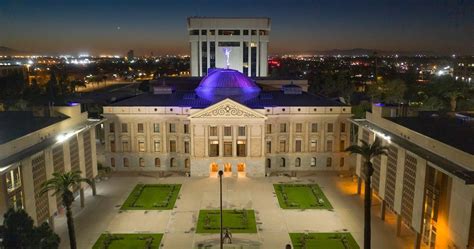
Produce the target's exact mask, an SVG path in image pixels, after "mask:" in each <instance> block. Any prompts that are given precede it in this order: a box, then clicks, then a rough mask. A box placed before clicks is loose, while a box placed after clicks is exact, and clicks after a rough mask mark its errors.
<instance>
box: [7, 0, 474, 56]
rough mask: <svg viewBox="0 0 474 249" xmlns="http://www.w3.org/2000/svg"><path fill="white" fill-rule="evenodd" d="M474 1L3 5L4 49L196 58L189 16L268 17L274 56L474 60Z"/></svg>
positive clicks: (16, 0) (172, 0)
mask: <svg viewBox="0 0 474 249" xmlns="http://www.w3.org/2000/svg"><path fill="white" fill-rule="evenodd" d="M473 13H474V0H398V1H385V0H373V1H365V0H347V1H338V0H327V1H299V0H273V1H267V0H241V1H239V0H234V1H228V0H220V1H203V0H187V1H180V0H169V1H161V0H153V1H151V0H150V1H140V0H139V1H136V0H133V1H132V0H129V1H121V0H95V1H86V0H84V1H75V0H63V1H60V0H57V1H42V0H35V1H32V0H28V1H27V0H0V46H7V47H10V48H14V49H17V50H21V51H32V52H38V53H68V54H77V53H81V52H87V53H90V54H105V53H109V54H122V55H123V54H125V53H126V52H127V50H128V49H134V50H135V51H136V52H135V53H136V54H138V55H143V54H149V53H150V52H153V53H154V54H166V53H182V54H185V53H188V43H187V30H186V17H188V16H223V17H228V16H243V17H252V16H268V17H270V18H272V32H271V37H270V39H271V42H270V51H271V52H272V53H284V52H309V51H315V50H329V49H350V48H371V49H381V50H387V51H433V52H438V53H445V54H451V53H456V54H474V14H473Z"/></svg>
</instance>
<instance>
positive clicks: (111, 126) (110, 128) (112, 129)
mask: <svg viewBox="0 0 474 249" xmlns="http://www.w3.org/2000/svg"><path fill="white" fill-rule="evenodd" d="M109 132H110V133H114V132H115V125H114V123H110V124H109Z"/></svg>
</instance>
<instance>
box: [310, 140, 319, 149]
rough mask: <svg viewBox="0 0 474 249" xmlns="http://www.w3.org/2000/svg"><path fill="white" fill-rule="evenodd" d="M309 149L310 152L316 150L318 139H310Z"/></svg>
mask: <svg viewBox="0 0 474 249" xmlns="http://www.w3.org/2000/svg"><path fill="white" fill-rule="evenodd" d="M310 150H311V152H316V151H317V150H318V141H317V140H316V139H312V140H311V144H310Z"/></svg>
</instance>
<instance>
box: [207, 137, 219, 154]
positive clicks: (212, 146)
mask: <svg viewBox="0 0 474 249" xmlns="http://www.w3.org/2000/svg"><path fill="white" fill-rule="evenodd" d="M209 156H212V157H216V156H219V141H217V140H214V141H209Z"/></svg>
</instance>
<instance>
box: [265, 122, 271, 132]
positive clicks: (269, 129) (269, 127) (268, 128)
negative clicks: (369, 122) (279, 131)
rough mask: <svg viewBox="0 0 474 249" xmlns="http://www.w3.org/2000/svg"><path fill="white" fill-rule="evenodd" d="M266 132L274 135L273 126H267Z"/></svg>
mask: <svg viewBox="0 0 474 249" xmlns="http://www.w3.org/2000/svg"><path fill="white" fill-rule="evenodd" d="M265 132H266V133H267V134H272V124H267V125H266V126H265Z"/></svg>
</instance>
